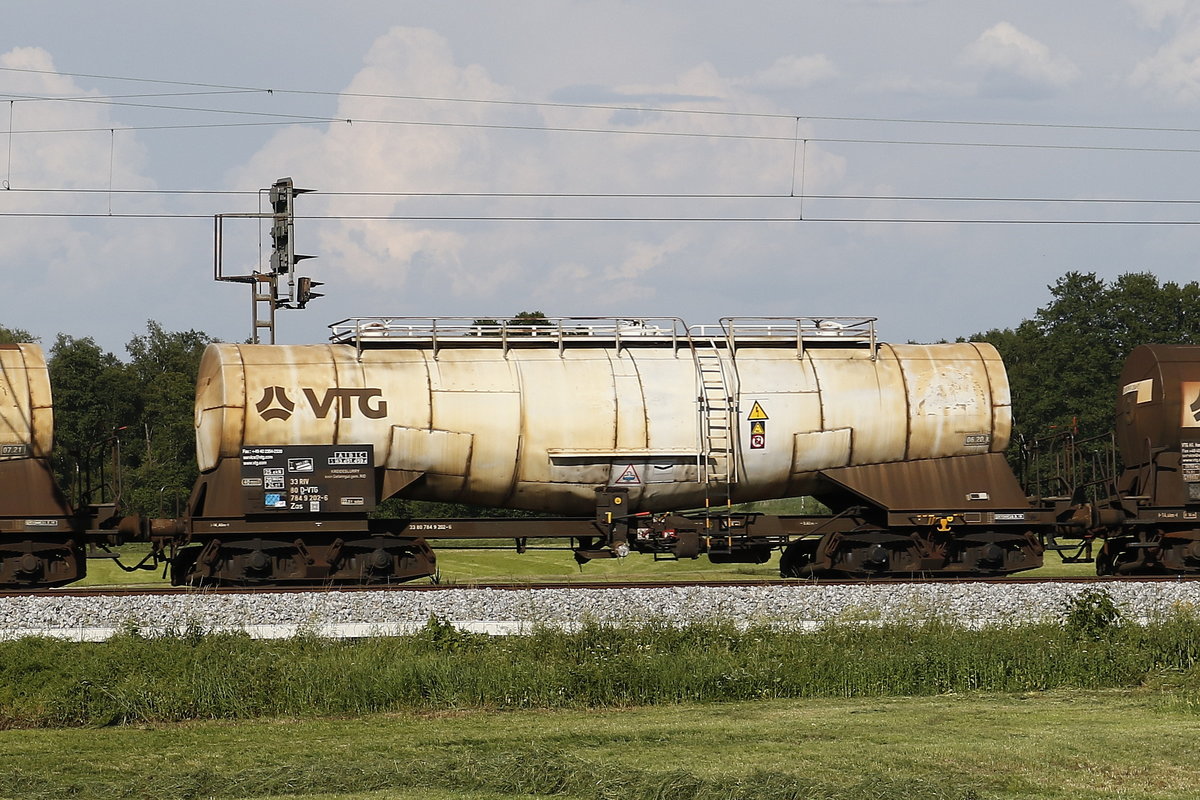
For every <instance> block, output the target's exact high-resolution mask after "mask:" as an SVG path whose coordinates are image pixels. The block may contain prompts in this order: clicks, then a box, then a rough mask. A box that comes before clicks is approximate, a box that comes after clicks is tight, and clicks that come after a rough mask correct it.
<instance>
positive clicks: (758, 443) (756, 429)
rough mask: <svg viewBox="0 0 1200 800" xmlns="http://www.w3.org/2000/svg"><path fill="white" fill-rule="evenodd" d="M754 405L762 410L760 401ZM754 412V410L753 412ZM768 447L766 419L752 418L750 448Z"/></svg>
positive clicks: (761, 448)
mask: <svg viewBox="0 0 1200 800" xmlns="http://www.w3.org/2000/svg"><path fill="white" fill-rule="evenodd" d="M754 407H755V408H756V409H758V410H759V411H761V410H762V409H761V408H760V407H759V405H758V403H755V404H754ZM751 413H753V412H751ZM766 447H767V421H766V419H763V418H759V419H751V420H750V449H751V450H765V449H766Z"/></svg>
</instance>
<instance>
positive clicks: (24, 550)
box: [0, 540, 87, 589]
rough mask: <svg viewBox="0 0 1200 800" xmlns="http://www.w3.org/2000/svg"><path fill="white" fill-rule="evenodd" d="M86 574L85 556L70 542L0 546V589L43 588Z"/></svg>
mask: <svg viewBox="0 0 1200 800" xmlns="http://www.w3.org/2000/svg"><path fill="white" fill-rule="evenodd" d="M86 574H87V555H86V553H84V552H83V548H82V547H78V546H76V544H75V542H74V541H73V540H64V541H40V542H35V541H30V540H25V541H7V542H4V543H3V544H0V588H11V589H46V588H51V587H54V586H64V585H66V584H68V583H72V582H74V581H77V580H79V579H80V578H82V577H83V576H84V575H86Z"/></svg>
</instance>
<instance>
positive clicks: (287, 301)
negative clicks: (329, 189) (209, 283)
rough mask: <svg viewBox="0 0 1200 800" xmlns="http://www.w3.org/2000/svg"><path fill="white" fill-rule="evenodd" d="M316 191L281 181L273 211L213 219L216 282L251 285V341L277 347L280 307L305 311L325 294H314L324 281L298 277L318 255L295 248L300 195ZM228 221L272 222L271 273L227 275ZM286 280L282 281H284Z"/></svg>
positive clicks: (273, 189) (274, 194)
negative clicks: (303, 265)
mask: <svg viewBox="0 0 1200 800" xmlns="http://www.w3.org/2000/svg"><path fill="white" fill-rule="evenodd" d="M312 191H314V190H313V189H297V188H296V186H295V184H294V183H293V182H292V179H291V178H280V179H279V180H277V181H275V183H274V184H272V185H271V188H270V190H269V192H270V201H271V212H270V213H269V214H267V213H255V214H217V215H215V216H214V218H213V231H214V242H213V279H214V280H218V281H228V282H231V283H248V284H250V290H251V291H250V296H251V310H252V326H251V333H250V341H251V343H252V344H263V339H264V335H263V333H262V332H263V331H265V332H266V335H265V338H266V340H267V342H266V343H268V344H275V311H276V310H277V309H280V308H305V307H306V306H307V305H308V302H309V301H310V300H314V299H316V298H318V297H323V296H324V295H323V294H322V293H320V292H316V291H313V290H314V289H315V288H316V287H318V286H321V285H323V284H322V283H321V282H320V281H314V280H313V279H312V278H309V277H307V276H303V275H299V276H298V275H296V264H297V263H298V262H300V261H303V260H304V259H306V258H316V256H309V255H301V254H298V253H297V252H296V248H295V237H294V233H295V227H296V211H295V206H294V200H295V197H296V195H299V194H306V193H308V192H312ZM227 218H241V219H270V220H271V258H270V264H269V268H268V269H267V271H265V272H262V271H260V270H258V269H255V270H253V271H252V272H251V273H250V274H249V275H226V274H225V273H224V264H223V244H224V221H225V220H226V219H227ZM281 279H282V280H281Z"/></svg>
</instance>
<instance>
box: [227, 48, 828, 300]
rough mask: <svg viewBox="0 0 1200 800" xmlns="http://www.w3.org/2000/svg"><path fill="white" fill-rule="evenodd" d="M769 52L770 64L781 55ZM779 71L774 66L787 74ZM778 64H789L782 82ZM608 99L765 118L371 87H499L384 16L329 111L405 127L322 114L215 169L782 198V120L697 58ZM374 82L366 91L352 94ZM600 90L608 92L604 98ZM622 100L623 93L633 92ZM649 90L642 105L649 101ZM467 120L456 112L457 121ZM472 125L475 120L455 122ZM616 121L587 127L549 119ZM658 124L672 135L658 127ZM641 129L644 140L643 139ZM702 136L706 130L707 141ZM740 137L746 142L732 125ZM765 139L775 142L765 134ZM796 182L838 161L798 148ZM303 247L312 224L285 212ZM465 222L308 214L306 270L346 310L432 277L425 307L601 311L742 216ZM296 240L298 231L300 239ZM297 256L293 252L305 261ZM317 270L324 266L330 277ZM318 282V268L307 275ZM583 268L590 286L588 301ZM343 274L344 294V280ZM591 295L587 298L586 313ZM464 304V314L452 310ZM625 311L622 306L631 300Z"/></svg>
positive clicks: (617, 205)
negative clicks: (329, 281)
mask: <svg viewBox="0 0 1200 800" xmlns="http://www.w3.org/2000/svg"><path fill="white" fill-rule="evenodd" d="M776 63H777V66H779V69H778V70H776V71H775V73H776V79H778V80H784V79H785V77H786V79H788V80H799V79H800V77H799V76H800V75H801V73H803V72H805V71H807V72H808V73H809V74H816V73H821V72H827V71H828V69H830V68H831V67H828V66H827V64H826V63H825V62H824V61H823V60H822V59H821V58H820V57H818V58H817V59H816V60H804V59H800V60H789V59H787V58H785V59H781V60H780V61H779V62H776ZM780 65H782V66H780ZM785 73H786V76H785ZM787 76H790V77H787ZM605 91H606V92H607V93H608V96H607V97H606V103H608V104H610V105H624V104H625V103H622V102H621V101H620V98H631V100H630V101H629V102H628V104H629V105H640V104H641V103H640V102H638V101H642V102H646V103H647V104H649V105H653V106H654V107H656V108H674V107H678V108H687V109H712V110H714V111H723V112H724V111H738V112H741V111H745V112H770V113H769V114H768V115H766V116H763V117H755V116H746V117H736V116H735V117H729V116H724V115H719V114H717V115H711V116H709V115H704V114H688V115H686V116H673V115H671V114H664V113H662V112H658V111H629V110H613V109H611V108H603V107H595V108H556V107H531V106H525V105H507V104H503V103H498V104H471V103H453V104H450V103H415V102H412V101H402V100H399V99H381V98H380V97H379V96H382V95H386V96H389V97H392V98H394V97H396V96H400V95H407V96H421V97H447V98H450V97H454V98H474V99H493V100H500V101H504V100H507V99H509V98H510V96H511V93H510V90H509V89H508V87H505V86H503V85H501V84H499V83H497V82H496V81H495V80H494V79H493V78H492V77H491V76H490V75H489V74H488V73H487V71H485V70H484V69H482V68H481V67H478V66H475V65H462V64H461V63H459V62H458V61H457V59H456V55H455V53H453V52H452V51H451V49H450V47H449V45H448V44H447V42H446V40H445V39H443V38H442V37H441V36H439V35H438V34H436V33H433V32H431V31H428V30H417V29H408V28H397V29H393V30H391V31H389V32H387V33H386V34H384V35H383V36H381V37H379V39H378V40H377V41H376V42H375V44H374V45H373V46H372V48H371V50H370V52H369V54H368V55H367V57H366V58H365V60H364V65H363V68H362V69H361V70H360V71H359V72H358V73H357V74H356V75H355V77H354V78H353V79H352V80H351V81H350V82H349V83H348V85H347V86H346V89H345V90H344V92H343V94H342V97H341V99H340V102H339V104H338V108H337V111H336V112H335V115H334V116H336V117H338V118H350V119H358V120H391V121H392V122H393V123H399V122H400V121H402V120H407V121H409V122H429V123H435V122H441V121H446V122H450V121H453V123H454V125H453V126H450V127H445V126H437V125H418V124H365V123H362V122H359V123H351V124H344V123H343V124H331V125H330V126H329V127H328V128H326V129H303V130H298V129H290V130H287V131H284V132H281V133H280V134H278V135H276V136H275V137H274V138H273V139H272V140H271V141H269V142H268V143H267V144H266V145H265V146H264V147H263V148H262V149H261V150H260V152H259V153H258V154H257V155H256V156H254V157H253V158H252V159H251V161H250V162H249V163H247V164H246V165H245V166H243V167H241V168H239V169H238V170H237V171H236V172H235V173H234V174H233V175H231V176H230V181H231V183H232V184H233V185H235V186H245V185H264V181H266V180H268V179H269V178H268V177H267V176H273V175H293V177H294V178H295V179H296V180H297V185H303V186H315V187H318V188H320V189H323V190H325V191H327V192H331V193H333V192H372V191H373V192H384V193H389V192H413V191H434V192H471V193H475V192H482V193H495V192H523V193H545V194H553V193H562V192H572V193H594V194H631V195H632V194H639V193H650V194H656V195H658V194H669V193H673V192H678V193H681V194H683V193H705V192H708V193H712V194H731V193H732V194H736V193H747V194H750V193H759V194H762V193H768V192H773V193H786V192H787V191H788V190H789V187H790V185H791V175H790V173H791V169H792V156H793V152H794V149H795V148H794V146H793V143H792V142H791V141H790V140H789V137H791V136H792V135H793V134H794V132H795V123H794V121H791V120H787V119H779V118H776V117H774V116H772V114H775V113H776V112H777V109H776V108H775V107H774V106H773V105H771V104H770V103H769V102H768V101H767V100H765V99H764V98H762V97H760V96H757V95H755V94H753V93H750V92H747V90H746V89H745V88H743V86H742V85H741V83H740V81H739V79H736V78H728V77H725V76H722V75H721V74H720V73H719V72H718V70H717V69H716V68H715V67H713V66H712V65H711V64H706V63H702V64H698V65H695V66H692V67H689V68H687V69H684V70H682V71H681V72H679V73H678V74H677V75H675V76H674V77H673V78H672V79H670V80H665V81H660V82H656V83H647V84H627V85H616V86H611V87H606V88H605ZM364 95H374V96H375V97H365V96H364ZM613 98H617V99H616V100H614V99H613ZM632 98H637V99H638V101H635V100H633V99H632ZM648 98H653V102H652V103H650V102H649V101H648V100H647V99H648ZM464 123H466V125H464ZM471 125H476V126H481V127H471ZM547 128H570V129H573V130H577V131H583V130H596V131H612V132H615V131H619V132H623V133H624V135H621V134H620V133H604V134H590V133H585V132H575V133H569V132H555V131H548V130H546V129H547ZM672 131H679V132H680V133H682V134H686V135H681V136H679V137H678V138H676V137H673V136H664V135H662V134H669V133H671V132H672ZM646 134H650V135H646ZM706 134H711V138H709V137H708V136H706ZM738 136H745V137H746V138H744V139H739V138H737V137H738ZM770 137H778V140H775V139H772V138H770ZM807 168H808V177H809V179H810V180H812V181H814V182H821V181H825V180H828V179H830V178H831V176H833V175H835V174H836V173H838V172H839V171H840V170H841V169H843V168H844V164H843V163H842V162H841V160H840V159H836V158H834V157H832V156H829V155H827V154H824V153H822V152H820V151H819V150H814V151H813V152H812V153H810V156H809V160H808V167H807ZM298 203H299V204H300V205H299V207H298V213H301V214H303V213H309V212H311V213H312V214H313V215H314V216H320V215H323V214H326V213H328V214H331V215H336V216H340V217H351V216H373V217H381V216H388V217H395V216H406V215H412V216H429V217H440V216H446V217H456V216H475V215H478V216H482V217H491V216H513V217H524V216H533V217H544V216H548V217H589V218H590V217H596V218H601V219H605V218H612V219H619V218H624V217H632V218H670V217H676V216H680V217H686V216H689V215H700V216H707V215H712V214H714V213H715V214H721V213H728V214H731V215H737V214H742V213H749V214H753V213H754V212H753V209H749V210H747V209H746V207H745V205H744V204H743V205H741V206H737V205H735V204H732V203H731V204H730V205H729V206H728V207H727V208H723V209H718V208H715V207H714V206H713V205H712V203H711V202H710V203H709V204H708V205H706V206H705V207H703V210H700V211H698V210H697V209H698V208H699V206H697V205H695V204H691V205H688V204H687V202H686V201H681V200H677V199H675V200H672V199H670V198H665V197H651V198H646V199H639V198H629V197H626V198H612V199H605V198H596V197H594V198H583V199H566V198H554V197H535V198H522V199H514V198H508V199H495V198H469V197H457V198H441V197H426V198H420V199H417V198H404V197H393V196H388V197H377V196H376V197H371V196H349V197H348V196H327V197H324V198H322V196H321V195H319V194H318V195H310V196H304V197H303V198H301V199H300V200H299V201H298ZM301 224H302V225H303V228H301V229H300V230H298V232H297V235H296V238H297V242H298V243H299V246H300V249H301V250H302V251H303V252H310V249H309V248H310V247H311V246H306V245H304V244H303V242H304V240H305V239H306V237H309V236H312V235H314V234H312V233H307V232H306V231H312V230H314V229H315V228H316V227H317V224H318V223H316V222H304V223H298V225H301ZM619 224H620V223H616V222H613V223H607V224H606V223H601V224H589V223H579V224H575V223H555V222H536V221H535V222H503V221H498V222H472V221H455V220H412V221H409V222H400V221H396V220H390V219H389V220H380V219H374V220H365V219H342V220H339V221H330V222H328V223H321V224H320V227H319V229H320V233H319V238H320V241H319V242H318V243H317V244H316V245H315V247H316V249H317V250H318V251H319V253H320V261H318V262H316V263H315V264H313V265H311V267H310V268H311V270H312V274H315V275H322V276H328V275H330V273H331V272H332V273H336V278H337V281H338V284H339V286H338V291H340V292H341V293H342V294H343V295H346V294H348V293H349V291H350V290H352V289H353V291H355V292H356V293H358V294H359V295H360V296H361V298H362V299H361V300H360V301H359V306H360V308H366V307H370V308H373V309H379V308H381V307H386V306H388V305H390V306H391V308H390V309H387V310H386V311H384V310H380V311H377V312H368V311H366V310H363V311H361V312H360V313H389V312H391V313H394V312H395V310H396V307H398V306H399V307H405V306H407V302H408V301H407V300H406V296H408V297H411V296H412V294H413V292H414V291H416V290H418V289H422V290H429V289H432V290H434V293H435V294H436V295H437V296H438V298H439V300H441V301H444V303H445V305H444V307H443V308H442V310H441V311H440V313H447V312H446V309H450V308H453V309H454V310H455V311H454V313H475V312H476V311H478V312H480V313H511V312H512V311H514V310H516V309H517V306H521V307H524V306H525V305H528V304H529V303H531V302H532V301H534V300H537V299H538V298H547V302H550V301H551V300H552V301H554V302H556V303H557V304H558V307H557V308H550V307H547V308H545V309H543V310H545V311H546V312H547V313H551V314H554V313H558V314H562V313H568V311H566V310H564V308H571V307H574V308H575V309H576V312H575V313H603V309H604V308H605V307H609V308H612V309H613V310H616V307H617V306H618V305H620V306H621V307H622V308H628V305H627V304H629V303H631V302H633V303H636V302H646V303H648V302H649V298H651V297H652V296H653V294H654V290H653V289H652V288H651V286H652V285H653V284H655V283H656V282H657V283H658V284H659V285H661V284H663V283H664V282H667V283H669V282H672V281H686V279H687V278H688V277H689V276H690V274H692V271H693V270H694V269H695V261H696V260H697V257H696V256H695V254H699V258H701V259H702V258H704V257H705V256H706V255H707V253H708V252H711V250H712V242H713V241H714V240H716V239H718V238H722V237H726V238H727V237H730V236H741V235H747V236H748V235H753V234H752V231H751V229H750V228H749V227H746V228H742V229H740V231H744V232H745V233H744V234H743V233H741V232H740V231H736V230H734V229H731V228H728V227H720V226H716V227H714V226H712V225H706V226H705V225H700V224H689V223H675V224H672V223H653V222H645V223H637V224H635V225H634V226H632V227H630V226H625V227H622V228H621V229H620V230H621V233H619V234H616V235H614V231H615V230H616V228H615V227H614V226H616V225H619ZM308 241H312V239H311V238H310V239H308ZM306 266H307V265H306ZM331 277H332V276H331ZM320 279H322V280H325V278H324V277H322V278H320ZM597 281H600V284H599V285H603V286H604V287H605V290H604V292H603V293H602V294H601V295H600V296H597V292H596V287H597V285H598V284H597ZM355 286H356V287H357V288H356V289H355V288H353V287H355ZM598 306H600V307H599V308H598ZM464 309H471V310H470V311H464ZM628 313H636V309H635V310H634V311H631V312H628Z"/></svg>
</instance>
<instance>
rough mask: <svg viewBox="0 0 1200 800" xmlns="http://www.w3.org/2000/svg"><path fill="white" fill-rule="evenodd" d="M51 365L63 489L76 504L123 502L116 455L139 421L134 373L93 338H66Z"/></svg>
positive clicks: (56, 452)
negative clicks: (115, 467)
mask: <svg viewBox="0 0 1200 800" xmlns="http://www.w3.org/2000/svg"><path fill="white" fill-rule="evenodd" d="M48 364H49V368H50V385H51V391H52V393H53V397H54V434H55V435H54V438H55V445H54V457H53V464H54V468H55V472H56V474H57V476H58V480H59V485H60V486H62V487H63V489H64V490H65V491H66V492H67V494H68V496H69V497H70V498H71V500H72V502H74V503H76V504H77V505H81V504H86V503H88V502H107V501H111V500H114V499H119V497H118V496H119V495H120V492H121V486H120V485H119V481H118V478H119V477H120V476H119V472H120V471H119V470H116V469H114V468H113V463H112V460H113V459H112V456H113V453H114V452H117V451H119V444H120V437H121V436H122V435H123V434H124V433H125V431H127V430H128V428H129V426H130V424H132V422H133V421H134V418H135V405H136V388H135V385H134V382H133V381H132V379H131V376H130V373H129V371H128V370H127V368H126V366H125V365H124V364H123V363H121V361H120V360H119V359H118V358H117V357H116V356H114V355H113V354H112V353H108V352H105V351H104V350H103V349H101V348H100V346H99V345H97V344H96V342H95V341H94V340H93V339H91V338H83V339H76V338H74V337H71V336H66V335H64V334H59V335H58V338H57V339H56V340H55V342H54V345H53V346H52V347H51V348H50V357H49V359H48Z"/></svg>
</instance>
